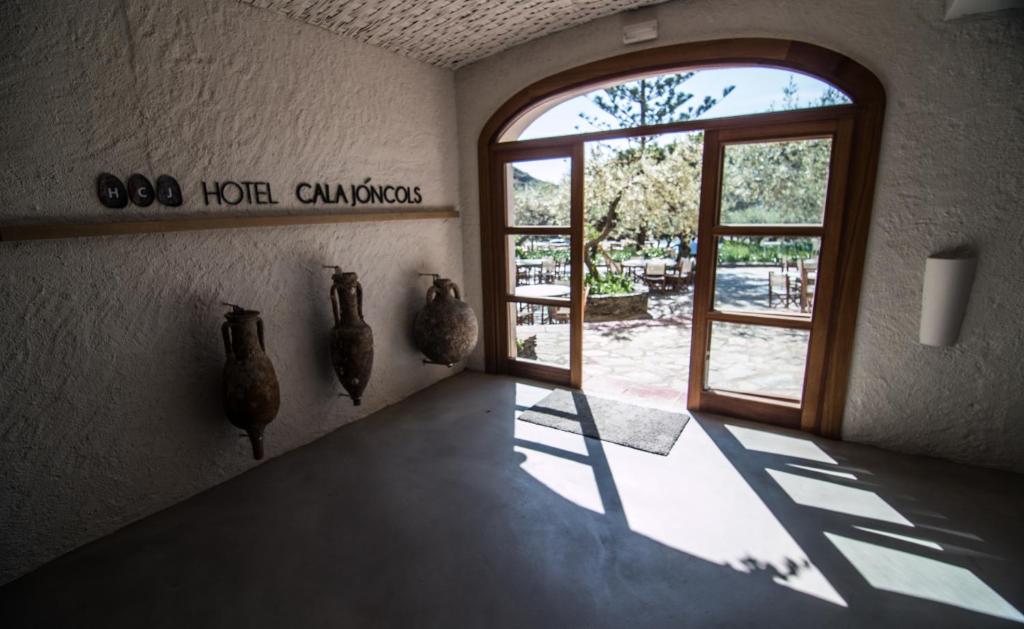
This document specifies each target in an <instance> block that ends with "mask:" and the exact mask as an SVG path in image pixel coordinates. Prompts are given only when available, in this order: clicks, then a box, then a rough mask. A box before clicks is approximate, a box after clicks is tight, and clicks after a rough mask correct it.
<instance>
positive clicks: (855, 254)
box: [477, 38, 885, 438]
mask: <svg viewBox="0 0 1024 629" xmlns="http://www.w3.org/2000/svg"><path fill="white" fill-rule="evenodd" d="M730 66H748V67H749V66H760V67H769V68H779V69H786V70H793V71H796V72H800V73H802V74H807V75H810V76H813V77H815V78H819V79H821V80H824V81H826V82H828V83H831V84H832V85H834V86H836V87H837V88H838V89H840V90H842V91H843V92H844V93H846V94H847V95H848V96H849V97H850V99H851V100H852V101H853V104H852V105H848V106H844V107H832V108H823V109H818V110H796V111H785V112H775V113H770V114H754V115H751V116H737V117H735V118H724V119H711V120H703V121H688V122H685V123H672V124H667V125H654V126H650V127H643V128H634V129H627V130H616V131H611V132H599V133H590V134H581V135H576V136H567V137H560V138H550V139H539V140H531V141H517V142H501V137H502V135H503V133H504V132H505V131H506V130H507V129H508V128H509V127H510V126H512V125H513V124H515V123H516V121H517V120H519V119H520V118H521V117H523V116H524V115H525V114H527V113H528V112H530V111H533V110H535V109H536V108H537V107H540V106H543V105H544V104H546V103H550V102H552V101H554V100H556V99H557V98H558V97H559V96H562V95H564V94H566V93H570V92H574V91H581V90H584V89H586V88H588V87H595V88H596V87H598V86H600V85H601V84H607V83H609V82H613V81H625V80H628V79H630V78H638V77H640V76H645V75H651V74H656V73H665V72H672V71H682V70H699V69H706V68H712V67H730ZM839 111H843V112H848V113H849V114H850V117H851V118H852V128H851V130H850V139H851V150H850V161H849V164H848V165H847V168H846V169H845V172H843V173H837V175H839V176H842V177H844V178H845V183H846V187H845V193H844V198H843V208H844V211H843V217H842V222H841V224H840V225H838V227H837V229H838V231H839V247H838V249H837V253H836V258H837V259H836V264H835V283H834V291H833V293H832V295H831V296H830V297H829V299H830V302H831V303H830V305H829V306H830V307H829V310H830V312H831V316H830V317H829V319H828V321H826V322H824V324H823V325H825V326H826V330H827V341H826V343H825V346H824V347H825V349H824V352H823V356H822V357H821V365H820V370H821V378H822V386H821V390H820V397H819V398H818V400H817V402H816V404H815V408H814V409H813V410H812V411H811V412H810V414H809V415H808V416H807V419H802V420H801V428H803V429H804V430H807V431H811V432H815V433H818V434H822V435H825V436H829V437H833V438H838V437H839V436H840V431H841V427H842V418H843V410H844V408H845V404H846V394H847V387H848V381H849V374H850V355H851V353H852V348H853V334H854V329H855V327H856V322H857V309H858V303H859V300H860V288H861V275H862V270H863V266H864V254H865V248H866V245H867V236H868V230H869V227H870V223H871V206H872V201H873V198H874V188H875V179H876V174H877V169H878V154H879V147H880V144H881V136H882V123H883V119H884V115H885V89H884V88H883V86H882V84H881V82H880V81H879V80H878V78H877V77H876V76H875V75H874V74H873V73H872V72H871V71H870V70H868V69H867V68H865V67H864V66H862V65H861V64H859V63H858V62H856V61H854V60H853V59H850V58H849V57H846V56H844V55H842V54H840V53H837V52H834V51H832V50H828V49H826V48H822V47H820V46H816V45H814V44H809V43H805V42H800V41H794V40H785V39H768V38H737V39H724V40H711V41H701V42H692V43H685V44H678V45H673V46H664V47H659V48H649V49H645V50H639V51H636V52H631V53H627V54H624V55H618V56H615V57H610V58H607V59H602V60H599V61H595V62H592V63H588V64H586V65H583V66H579V67H577V68H572V69H569V70H566V71H563V72H559V73H557V74H554V75H552V76H549V77H547V78H544V79H541V80H539V81H537V82H535V83H533V84H531V85H529V86H527V87H525V88H523V89H522V90H520V91H519V92H517V93H516V94H515V95H513V96H512V97H511V98H509V99H508V100H507V101H505V103H504V104H502V105H501V106H500V107H499V108H498V109H497V111H495V113H494V114H493V115H492V116H491V117H490V119H488V121H487V122H486V123H485V125H484V127H483V129H482V131H481V133H480V137H479V140H478V143H477V167H478V176H479V184H480V190H479V193H480V242H481V277H482V289H483V307H484V333H483V339H484V349H485V368H486V370H487V371H488V372H489V373H500V372H501V370H500V368H499V359H498V357H499V352H502V351H505V349H504V348H503V347H502V346H501V345H500V342H501V336H502V335H501V331H500V330H498V329H497V327H498V326H497V325H496V323H497V321H498V318H497V315H498V309H499V308H501V307H503V306H504V295H503V290H502V286H501V285H500V283H499V282H500V281H501V278H500V277H499V276H498V272H499V270H500V269H501V268H502V267H503V265H504V260H503V259H501V258H499V257H498V254H499V252H496V251H495V247H493V246H492V244H493V243H494V242H495V240H494V239H495V237H496V235H497V234H499V233H501V226H500V223H496V220H495V219H496V218H499V217H497V216H496V215H495V214H496V207H498V206H496V204H495V202H494V201H495V199H494V198H493V196H492V194H493V190H492V176H493V173H492V169H491V154H492V151H500V150H508V149H512V148H525V147H528V146H535V147H540V146H544V145H546V144H559V145H565V144H567V143H573V142H576V143H578V148H577V150H582V143H583V142H585V141H592V140H594V139H601V138H604V137H635V136H638V135H649V134H654V133H664V132H669V131H686V130H697V129H703V130H708V129H728V128H738V127H749V126H750V125H752V124H766V123H782V122H787V121H792V122H796V121H802V120H808V119H815V118H818V119H820V118H823V117H831V116H832V115H834V113H836V112H839ZM574 163H575V162H574ZM579 167H582V160H580V161H579ZM580 184H582V181H580ZM501 282H503V281H501ZM573 384H574V386H579V384H578V383H573Z"/></svg>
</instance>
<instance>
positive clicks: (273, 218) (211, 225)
mask: <svg viewBox="0 0 1024 629" xmlns="http://www.w3.org/2000/svg"><path fill="white" fill-rule="evenodd" d="M458 216H459V213H458V212H457V211H456V210H455V208H454V207H451V206H447V207H427V208H417V209H404V208H402V209H399V208H391V207H389V208H374V209H372V210H363V211H351V212H330V213H327V212H322V213H315V214H280V213H277V214H256V213H253V214H246V215H237V214H236V215H231V216H197V217H183V218H168V219H162V220H134V221H120V222H111V223H98V222H97V223H46V224H25V225H0V241H12V240H48V239H52V238H89V237H93V236H123V235H128V234H156V233H163V232H180V231H197V230H205V229H238V228H243V227H281V226H286V225H324V224H330V223H366V222H378V221H415V220H423V219H438V218H458Z"/></svg>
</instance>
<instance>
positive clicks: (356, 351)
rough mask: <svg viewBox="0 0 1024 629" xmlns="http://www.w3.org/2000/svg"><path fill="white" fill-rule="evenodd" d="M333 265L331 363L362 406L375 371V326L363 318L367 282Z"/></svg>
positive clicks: (351, 395)
mask: <svg viewBox="0 0 1024 629" xmlns="http://www.w3.org/2000/svg"><path fill="white" fill-rule="evenodd" d="M327 268H332V267H327ZM333 268H334V275H333V276H332V279H333V280H334V285H333V286H331V308H333V310H334V329H332V330H331V363H333V364H334V373H336V374H338V380H339V381H341V386H343V387H344V388H345V391H347V392H348V394H349V396H350V397H351V398H352V404H354V405H355V406H359V404H360V403H361V401H362V396H363V391H365V390H366V385H367V383H368V382H369V381H370V372H371V371H373V330H372V329H370V326H368V325H367V324H366V321H364V320H363V286H362V284H360V283H359V278H358V276H357V275H356V274H355V273H343V272H342V271H341V268H340V267H333Z"/></svg>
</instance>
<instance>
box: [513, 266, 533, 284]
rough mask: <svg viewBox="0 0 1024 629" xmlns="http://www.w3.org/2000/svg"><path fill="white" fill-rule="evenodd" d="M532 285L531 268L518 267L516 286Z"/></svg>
mask: <svg viewBox="0 0 1024 629" xmlns="http://www.w3.org/2000/svg"><path fill="white" fill-rule="evenodd" d="M529 283H530V267H528V266H519V265H516V286H525V285H526V284H529Z"/></svg>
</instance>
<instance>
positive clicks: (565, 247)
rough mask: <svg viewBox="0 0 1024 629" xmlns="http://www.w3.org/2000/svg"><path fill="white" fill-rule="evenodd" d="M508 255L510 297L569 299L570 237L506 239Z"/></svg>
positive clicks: (521, 236)
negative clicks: (513, 295)
mask: <svg viewBox="0 0 1024 629" xmlns="http://www.w3.org/2000/svg"><path fill="white" fill-rule="evenodd" d="M507 251H508V256H509V260H508V272H509V277H508V286H509V287H510V291H511V292H512V293H513V294H515V295H518V296H520V297H544V298H547V299H560V298H564V299H568V298H569V236H567V235H566V236H526V235H521V234H517V235H513V236H508V248H507Z"/></svg>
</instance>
